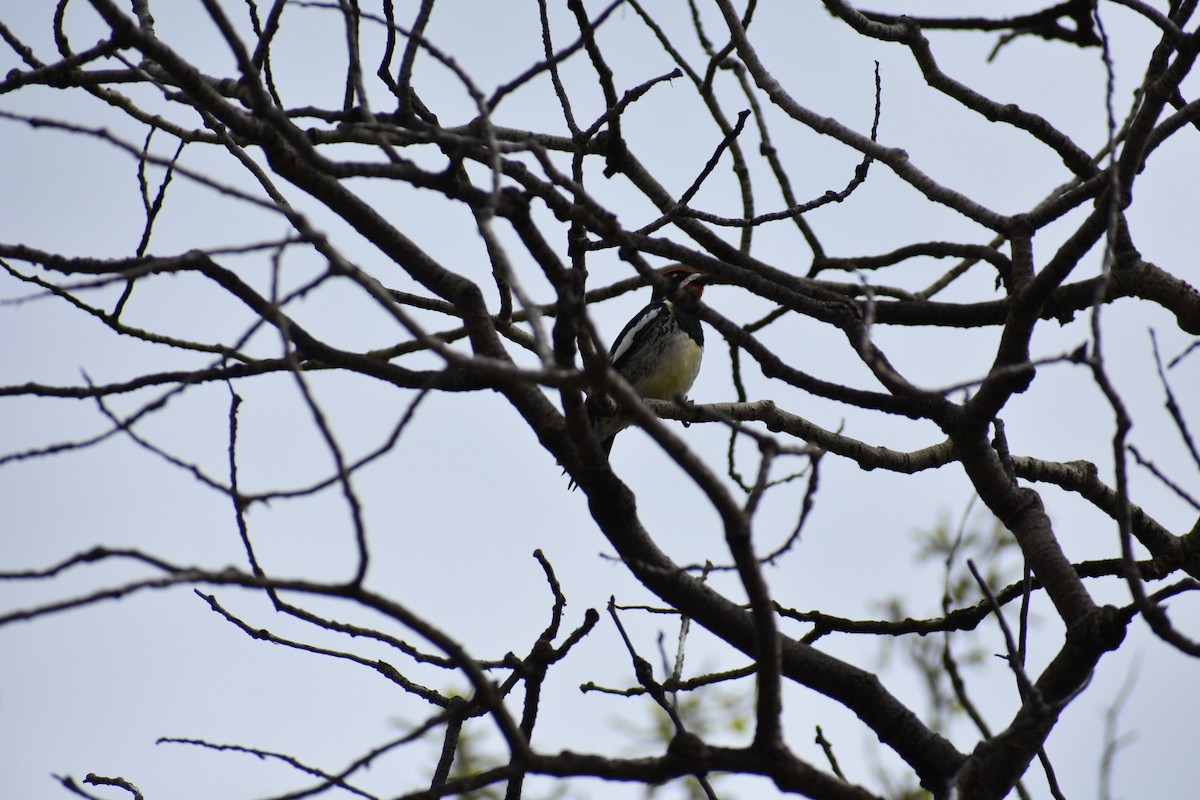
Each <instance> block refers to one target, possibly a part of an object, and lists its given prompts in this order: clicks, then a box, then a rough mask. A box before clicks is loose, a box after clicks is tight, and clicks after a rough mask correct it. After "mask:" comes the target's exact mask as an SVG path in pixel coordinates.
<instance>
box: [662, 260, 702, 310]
mask: <svg viewBox="0 0 1200 800" xmlns="http://www.w3.org/2000/svg"><path fill="white" fill-rule="evenodd" d="M660 275H661V276H662V278H663V280H665V281H666V282H667V286H668V287H670V289H669V290H668V291H666V292H664V291H662V290H661V289H659V288H658V286H655V287H654V297H653V298H652V300H653V301H654V302H657V301H659V300H662V299H663V298H664V297H668V296H669V295H670V294H672V291H671V290H678V289H682V290H684V291H686V292H688V293H689V294H690V295H692V296H693V297H694V298H695V299H697V300H699V299H700V296H701V295H702V294H704V287H705V285H706V284H707V283H708V277H707V276H706V275H704V274H703V273H700V272H697V271H696V270H694V269H691V268H689V267H680V266H671V267H667V268H666V269H665V270H663V271H662V272H661V273H660Z"/></svg>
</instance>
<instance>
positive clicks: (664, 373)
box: [634, 337, 704, 400]
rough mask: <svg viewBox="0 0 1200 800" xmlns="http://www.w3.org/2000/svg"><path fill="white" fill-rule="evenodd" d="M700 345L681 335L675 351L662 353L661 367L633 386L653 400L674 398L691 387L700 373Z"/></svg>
mask: <svg viewBox="0 0 1200 800" xmlns="http://www.w3.org/2000/svg"><path fill="white" fill-rule="evenodd" d="M703 352H704V351H703V350H701V348H700V346H699V345H698V344H696V343H695V342H694V341H692V340H691V339H690V338H687V337H683V340H682V341H680V342H679V344H678V345H677V347H676V352H673V353H666V354H664V356H665V357H664V358H663V359H662V364H663V367H664V368H663V369H658V370H655V372H654V374H652V375H647V376H646V377H645V378H644V379H642V380H640V381H638V382H637V384H636V385H635V386H634V388H635V389H637V390H638V393H639V394H640V395H642V397H649V398H652V399H655V400H674V399H675V398H676V397H679V396H680V395H683V394H686V393H687V390H688V389H690V388H692V384H693V383H694V382H695V380H696V376H697V375H698V374H699V373H700V356H701V355H702V354H703Z"/></svg>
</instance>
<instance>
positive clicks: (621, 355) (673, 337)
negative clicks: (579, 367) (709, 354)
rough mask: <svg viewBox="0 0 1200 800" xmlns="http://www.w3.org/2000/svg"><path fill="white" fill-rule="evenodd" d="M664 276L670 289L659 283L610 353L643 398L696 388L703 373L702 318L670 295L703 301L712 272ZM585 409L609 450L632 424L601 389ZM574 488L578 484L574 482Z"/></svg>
mask: <svg viewBox="0 0 1200 800" xmlns="http://www.w3.org/2000/svg"><path fill="white" fill-rule="evenodd" d="M660 275H661V277H662V278H663V279H664V280H665V281H666V284H667V287H668V288H667V290H666V291H664V290H663V289H660V288H659V287H658V286H655V287H654V289H653V294H652V295H651V298H650V304H649V305H647V306H646V307H645V308H643V309H642V310H641V311H639V312H638V313H637V314H635V315H634V316H633V318H632V319H631V320H629V322H628V323H626V325H625V327H624V328H623V329H622V330H621V332H620V333H619V334H618V335H617V338H616V340H615V341H614V342H613V345H612V349H611V350H610V351H609V354H608V358H609V362H610V363H611V364H612V366H613V369H615V370H616V371H617V372H618V373H619V374H620V375H621V377H622V378H624V379H625V380H626V381H628V382H629V385H630V386H632V387H633V388H634V389H635V390H636V391H637V393H638V394H640V395H641V396H642V397H647V398H650V399H653V400H674V399H676V398H679V397H683V396H684V395H685V394H686V393H687V391H688V389H691V388H692V384H693V383H694V382H695V380H696V376H697V375H698V374H699V373H700V361H701V358H702V357H703V356H704V329H703V328H702V327H701V325H700V318H699V317H697V316H696V315H695V314H694V313H693V312H692V310H691V309H690V308H685V307H684V306H683V305H682V304H680V303H676V302H675V301H674V300H672V299H671V297H670V295H678V292H679V290H682V291H684V292H687V293H688V294H689V295H691V296H692V297H694V298H695V299H696V300H699V299H700V296H701V295H702V294H703V293H704V287H705V285H706V283H707V277H706V276H705V275H704V274H702V273H700V272H697V271H696V270H694V269H690V268H688V267H683V266H678V265H674V266H671V267H668V268H666V269H665V270H663V271H662V272H661V273H660ZM586 408H587V413H588V422H589V424H590V425H591V428H592V430H593V431H594V432H595V434H596V437H597V438H598V439H599V440H600V446H601V448H602V449H603V450H604V454H605V455H608V454H609V453H610V452H611V451H612V446H613V440H614V439H615V438H616V436H617V434H618V433H620V432H621V431H623V430H625V428H628V427H629V420H628V419H627V418H626V417H625V416H623V415H622V414H621V413H620V412H615V411H613V410H612V403H611V401H608V400H607V399H601V398H600V397H599V396H598V395H596V394H593V395H590V396H589V397H588V399H587V403H586ZM571 488H572V489H574V488H575V484H574V482H572V483H571Z"/></svg>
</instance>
